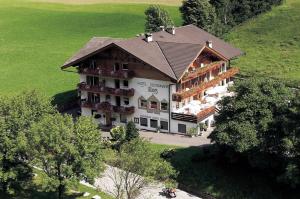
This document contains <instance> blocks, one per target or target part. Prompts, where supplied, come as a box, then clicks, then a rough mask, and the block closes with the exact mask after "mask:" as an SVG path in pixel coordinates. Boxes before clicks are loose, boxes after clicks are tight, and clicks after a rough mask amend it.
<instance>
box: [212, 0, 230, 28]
mask: <svg viewBox="0 0 300 199" xmlns="http://www.w3.org/2000/svg"><path fill="white" fill-rule="evenodd" d="M210 3H211V5H213V6H214V7H215V9H216V14H217V16H218V18H219V19H220V22H221V23H222V24H224V26H226V27H232V26H234V21H233V16H232V7H233V4H232V1H231V0H210Z"/></svg>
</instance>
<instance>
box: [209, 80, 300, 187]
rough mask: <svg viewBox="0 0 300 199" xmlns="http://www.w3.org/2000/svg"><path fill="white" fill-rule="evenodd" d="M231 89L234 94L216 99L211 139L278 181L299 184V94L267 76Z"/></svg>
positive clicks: (240, 83) (239, 83)
mask: <svg viewBox="0 0 300 199" xmlns="http://www.w3.org/2000/svg"><path fill="white" fill-rule="evenodd" d="M233 90H234V92H235V95H234V96H232V97H226V98H224V99H223V100H221V102H220V103H219V106H220V109H221V110H220V112H219V115H218V116H216V128H215V130H214V131H213V132H212V134H211V135H210V138H211V139H212V141H213V142H215V143H216V144H217V145H218V146H221V147H222V148H225V149H230V150H232V151H234V152H235V153H236V154H237V155H239V156H240V157H246V159H247V161H248V163H249V164H250V166H252V167H255V168H259V169H262V170H263V171H265V172H268V173H269V174H271V176H272V177H276V178H277V179H278V180H279V181H280V182H285V183H288V184H290V185H291V186H293V187H296V186H298V185H299V184H300V130H299V129H300V124H299V121H300V95H299V94H298V96H295V94H294V92H292V90H291V89H290V88H288V87H286V86H285V85H284V84H283V83H282V82H280V81H277V80H271V79H267V78H264V79H258V78H250V79H247V80H244V81H239V82H236V84H235V86H234V88H233ZM223 152H224V150H223ZM236 154H235V155H236Z"/></svg>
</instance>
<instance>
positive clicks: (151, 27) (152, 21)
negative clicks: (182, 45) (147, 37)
mask: <svg viewBox="0 0 300 199" xmlns="http://www.w3.org/2000/svg"><path fill="white" fill-rule="evenodd" d="M145 15H146V24H145V31H146V32H157V31H159V30H160V26H164V27H168V26H174V22H173V21H172V19H171V17H170V16H169V13H168V12H167V11H166V10H164V9H163V8H161V7H160V6H158V5H151V6H149V7H148V8H147V10H146V11H145Z"/></svg>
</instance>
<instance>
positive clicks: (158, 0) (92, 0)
mask: <svg viewBox="0 0 300 199" xmlns="http://www.w3.org/2000/svg"><path fill="white" fill-rule="evenodd" d="M32 1H35V2H51V3H63V4H98V3H137V4H144V3H145V4H163V5H181V2H182V0H147V1H146V0H32Z"/></svg>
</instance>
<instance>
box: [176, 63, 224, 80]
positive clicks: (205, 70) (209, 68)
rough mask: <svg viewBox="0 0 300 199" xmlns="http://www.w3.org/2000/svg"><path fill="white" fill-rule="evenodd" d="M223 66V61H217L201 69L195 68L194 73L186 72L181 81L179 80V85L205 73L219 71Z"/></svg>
mask: <svg viewBox="0 0 300 199" xmlns="http://www.w3.org/2000/svg"><path fill="white" fill-rule="evenodd" d="M223 64H225V62H224V61H218V62H213V63H211V64H208V65H206V66H204V67H202V68H196V69H195V70H194V71H190V72H186V73H185V74H184V75H183V77H182V79H181V83H184V82H187V81H190V80H192V79H195V78H197V77H199V76H202V75H205V74H206V73H208V72H210V71H213V70H216V69H219V68H221V67H222V65H223Z"/></svg>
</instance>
